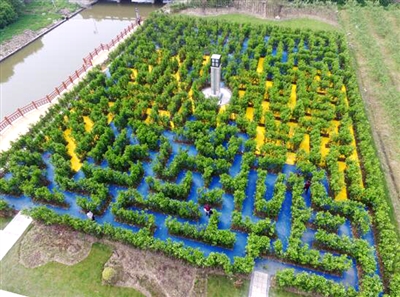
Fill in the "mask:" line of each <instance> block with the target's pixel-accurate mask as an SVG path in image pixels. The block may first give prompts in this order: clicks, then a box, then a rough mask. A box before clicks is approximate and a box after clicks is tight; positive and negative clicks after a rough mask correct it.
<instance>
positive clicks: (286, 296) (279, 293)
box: [269, 288, 301, 297]
mask: <svg viewBox="0 0 400 297" xmlns="http://www.w3.org/2000/svg"><path fill="white" fill-rule="evenodd" d="M269 296H270V297H299V296H301V295H298V294H294V293H290V292H286V291H284V290H280V289H276V288H271V289H270V290H269Z"/></svg>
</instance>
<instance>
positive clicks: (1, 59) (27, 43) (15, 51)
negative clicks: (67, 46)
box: [0, 0, 97, 62]
mask: <svg viewBox="0 0 400 297" xmlns="http://www.w3.org/2000/svg"><path fill="white" fill-rule="evenodd" d="M96 2H97V0H95V1H94V2H93V3H91V4H90V5H92V4H94V3H96ZM86 8H87V7H81V8H79V9H78V10H76V11H74V12H73V13H71V14H70V15H68V16H67V17H65V18H64V19H62V20H60V21H58V22H57V23H55V24H53V25H50V27H46V28H45V31H44V32H42V33H40V34H38V35H36V36H35V37H33V38H32V39H30V40H29V41H28V42H26V43H24V44H22V45H20V46H19V47H17V48H16V49H15V50H13V51H12V52H11V53H9V54H7V55H6V56H4V57H3V58H0V62H3V61H4V60H6V59H7V58H9V57H11V56H12V55H14V54H16V53H17V52H19V51H20V50H22V49H23V48H25V47H27V46H28V45H30V44H31V43H32V42H34V41H36V40H37V39H39V38H41V37H42V36H44V35H46V34H47V33H49V32H50V31H52V30H54V29H55V28H57V27H58V26H60V25H62V24H64V23H65V22H66V21H68V20H69V19H71V18H73V17H74V16H76V15H77V14H78V13H80V12H82V11H83V10H85V9H86Z"/></svg>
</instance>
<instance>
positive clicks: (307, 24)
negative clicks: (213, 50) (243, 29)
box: [206, 14, 341, 31]
mask: <svg viewBox="0 0 400 297" xmlns="http://www.w3.org/2000/svg"><path fill="white" fill-rule="evenodd" d="M206 18H210V19H218V20H227V21H231V22H237V23H251V24H255V25H260V24H264V25H265V24H268V25H273V26H280V27H287V28H292V29H310V30H325V31H338V30H341V29H340V27H339V26H338V27H335V26H333V25H330V24H328V23H325V22H321V21H317V20H313V19H307V18H299V19H292V20H284V21H274V20H265V19H261V18H257V17H254V16H251V15H246V14H224V15H219V16H206Z"/></svg>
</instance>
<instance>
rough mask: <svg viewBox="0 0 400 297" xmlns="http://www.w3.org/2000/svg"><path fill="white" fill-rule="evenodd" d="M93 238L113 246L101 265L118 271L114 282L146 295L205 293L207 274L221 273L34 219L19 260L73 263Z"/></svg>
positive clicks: (177, 296) (180, 296)
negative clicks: (109, 255)
mask: <svg viewBox="0 0 400 297" xmlns="http://www.w3.org/2000/svg"><path fill="white" fill-rule="evenodd" d="M95 242H100V243H103V244H106V245H108V246H110V247H112V249H113V253H112V255H111V257H110V259H109V260H108V261H107V262H106V263H105V264H104V267H112V268H114V269H115V271H117V278H116V279H115V280H114V281H113V285H115V286H121V287H129V288H134V289H136V290H138V291H140V292H141V293H142V294H144V295H145V296H159V297H200V296H206V294H207V275H208V274H209V273H213V274H216V273H217V274H220V273H222V272H219V271H209V270H204V269H200V268H196V267H193V266H190V265H188V264H186V263H184V262H182V261H180V260H176V259H171V258H168V257H166V256H164V255H162V254H159V253H152V252H149V251H142V250H138V249H135V248H133V247H131V246H128V245H125V244H122V243H119V242H111V241H109V240H105V239H98V238H95V237H93V236H90V235H86V234H83V233H79V232H76V231H72V230H70V229H69V228H66V227H63V226H46V225H44V224H41V223H37V222H34V223H33V227H32V228H31V229H30V230H29V231H28V232H27V233H26V234H25V236H24V237H23V239H22V241H21V244H20V249H19V262H20V263H21V264H22V265H24V266H25V267H28V268H34V267H38V266H41V265H45V264H46V263H48V262H51V261H55V262H59V263H62V264H65V265H74V264H77V263H79V262H81V261H82V260H84V259H85V258H86V257H87V256H88V255H89V253H90V251H91V248H92V244H93V243H95ZM99 278H101V275H99Z"/></svg>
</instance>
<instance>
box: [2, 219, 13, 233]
mask: <svg viewBox="0 0 400 297" xmlns="http://www.w3.org/2000/svg"><path fill="white" fill-rule="evenodd" d="M11 220H12V218H3V217H0V230H4V228H5V227H6V226H7V225H8V223H9V222H10V221H11Z"/></svg>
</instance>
